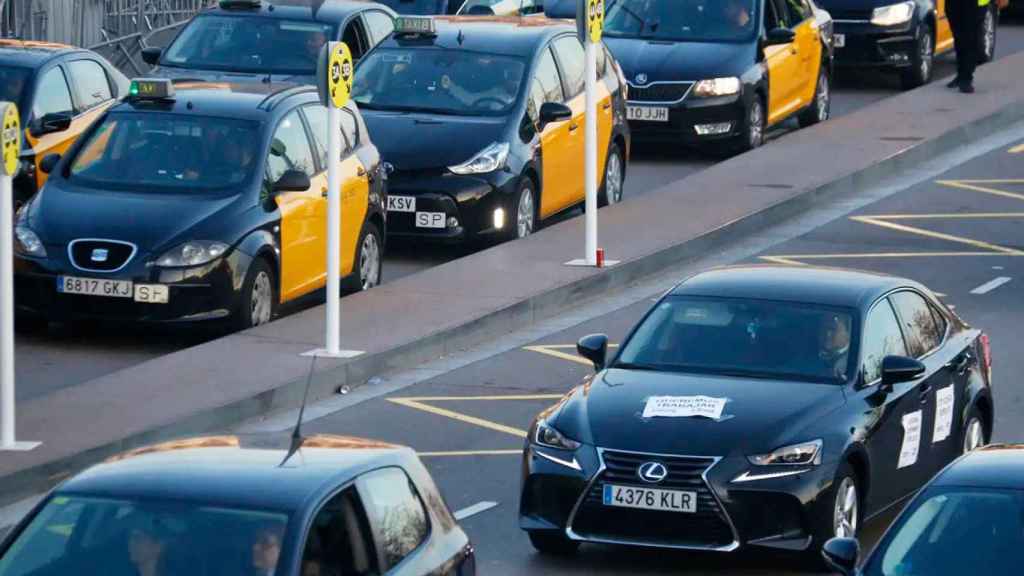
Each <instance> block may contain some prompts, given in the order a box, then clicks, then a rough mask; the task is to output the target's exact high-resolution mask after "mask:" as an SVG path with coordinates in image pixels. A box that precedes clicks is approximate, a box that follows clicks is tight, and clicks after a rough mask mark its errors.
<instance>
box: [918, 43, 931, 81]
mask: <svg viewBox="0 0 1024 576" xmlns="http://www.w3.org/2000/svg"><path fill="white" fill-rule="evenodd" d="M920 56H921V78H922V79H924V80H927V79H928V77H929V74H930V72H931V69H932V36H931V34H928V33H925V34H924V35H922V36H921V54H920Z"/></svg>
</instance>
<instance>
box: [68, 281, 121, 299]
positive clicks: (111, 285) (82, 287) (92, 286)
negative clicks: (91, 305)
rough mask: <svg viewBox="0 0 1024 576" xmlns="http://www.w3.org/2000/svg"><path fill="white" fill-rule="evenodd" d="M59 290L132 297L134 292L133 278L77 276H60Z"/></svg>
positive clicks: (69, 292) (112, 296)
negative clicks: (115, 278) (107, 278)
mask: <svg viewBox="0 0 1024 576" xmlns="http://www.w3.org/2000/svg"><path fill="white" fill-rule="evenodd" d="M57 292H60V293H62V294H84V295H86V296H108V297H111V298H131V297H132V296H133V294H134V293H133V292H132V282H131V280H100V279H98V278H79V277H76V276H58V277H57Z"/></svg>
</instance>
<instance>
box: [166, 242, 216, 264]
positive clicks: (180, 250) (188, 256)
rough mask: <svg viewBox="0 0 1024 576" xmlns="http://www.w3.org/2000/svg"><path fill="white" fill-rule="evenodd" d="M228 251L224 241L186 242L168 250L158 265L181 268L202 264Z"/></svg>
mask: <svg viewBox="0 0 1024 576" xmlns="http://www.w3.org/2000/svg"><path fill="white" fill-rule="evenodd" d="M227 251H228V245H227V244H224V243H223V242H210V241H205V240H197V241H193V242H185V243H184V244H182V245H180V246H175V247H174V248H172V249H170V250H168V251H167V252H165V253H164V255H163V256H161V257H159V258H157V260H156V265H157V266H162V267H165V268H181V267H184V266H200V265H203V264H207V263H209V262H212V261H214V260H216V259H217V258H220V257H221V256H223V255H224V253H225V252H227Z"/></svg>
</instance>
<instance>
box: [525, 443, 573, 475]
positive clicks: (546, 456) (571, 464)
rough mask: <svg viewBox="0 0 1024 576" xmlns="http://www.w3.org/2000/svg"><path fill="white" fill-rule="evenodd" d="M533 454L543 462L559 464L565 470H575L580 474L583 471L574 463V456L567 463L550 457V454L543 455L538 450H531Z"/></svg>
mask: <svg viewBox="0 0 1024 576" xmlns="http://www.w3.org/2000/svg"><path fill="white" fill-rule="evenodd" d="M533 453H534V454H536V455H537V456H540V457H541V458H544V459H545V460H548V461H551V462H554V463H555V464H561V465H562V466H565V467H566V468H572V469H573V470H576V471H577V472H582V471H583V468H582V467H580V463H579V462H577V461H576V457H575V456H573V457H572V462H569V461H568V460H562V459H561V458H556V457H554V456H552V455H550V454H545V453H544V452H541V451H540V450H537V449H536V448H533Z"/></svg>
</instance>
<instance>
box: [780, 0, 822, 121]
mask: <svg viewBox="0 0 1024 576" xmlns="http://www.w3.org/2000/svg"><path fill="white" fill-rule="evenodd" d="M786 5H787V7H788V8H789V14H790V18H791V21H793V22H797V24H796V25H795V26H794V27H793V32H794V33H795V34H796V39H795V42H794V45H795V46H796V51H797V56H798V57H799V59H800V82H799V84H800V86H799V87H798V89H797V96H796V97H797V100H798V101H799V107H800V108H803V107H805V106H808V105H809V104H810V103H811V102H812V101H813V100H814V91H815V88H817V85H818V72H819V69H820V67H821V66H820V65H821V51H822V46H821V34H820V33H819V32H818V25H817V23H816V21H815V19H814V12H813V11H812V10H811V7H810V6H809V5H808V4H807V1H806V0H786Z"/></svg>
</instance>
